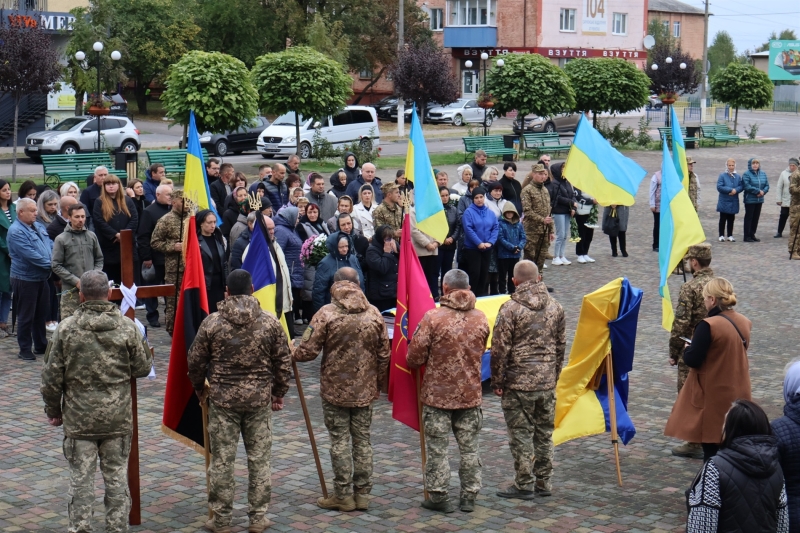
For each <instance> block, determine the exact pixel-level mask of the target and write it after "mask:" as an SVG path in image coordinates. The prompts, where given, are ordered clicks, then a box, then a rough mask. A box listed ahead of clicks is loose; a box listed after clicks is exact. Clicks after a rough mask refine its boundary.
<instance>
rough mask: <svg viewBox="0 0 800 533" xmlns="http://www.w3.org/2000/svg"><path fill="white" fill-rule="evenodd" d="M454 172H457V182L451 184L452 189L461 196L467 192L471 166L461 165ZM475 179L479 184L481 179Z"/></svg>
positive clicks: (470, 177) (470, 178)
mask: <svg viewBox="0 0 800 533" xmlns="http://www.w3.org/2000/svg"><path fill="white" fill-rule="evenodd" d="M456 174H458V182H457V183H455V184H453V187H452V189H453V190H454V191H456V192H457V193H458V194H459V195H461V197H462V198H463V197H464V195H465V194H467V191H468V190H469V182H470V181H471V180H472V167H471V166H469V165H461V166H460V167H458V168H457V169H456ZM477 181H478V185H480V183H481V181H480V180H477Z"/></svg>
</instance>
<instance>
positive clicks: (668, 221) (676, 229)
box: [658, 137, 706, 331]
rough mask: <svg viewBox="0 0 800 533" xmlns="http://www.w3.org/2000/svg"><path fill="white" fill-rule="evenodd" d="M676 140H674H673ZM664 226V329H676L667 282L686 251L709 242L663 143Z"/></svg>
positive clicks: (661, 286) (661, 259) (661, 247)
mask: <svg viewBox="0 0 800 533" xmlns="http://www.w3.org/2000/svg"><path fill="white" fill-rule="evenodd" d="M673 139H674V137H673ZM660 218H661V225H660V230H659V231H660V233H659V235H658V268H659V271H660V272H661V281H660V282H659V288H658V291H659V294H660V295H661V327H663V328H664V329H665V330H667V331H671V330H672V320H673V319H674V318H675V315H674V313H673V312H672V300H670V297H669V286H668V285H667V279H668V278H669V275H670V273H671V272H672V271H673V270H674V269H675V267H676V266H677V265H678V264H679V263H680V262H681V261H682V260H683V256H684V255H686V251H687V250H688V249H689V247H690V246H692V245H693V244H698V243H701V242H703V241H704V240H706V234H705V233H704V232H703V226H701V225H700V219H699V218H698V217H697V212H696V211H695V210H694V207H693V206H692V201H691V200H690V199H689V193H688V192H686V189H684V188H683V185H682V184H681V182H680V180H679V179H678V173H677V171H676V170H675V164H674V163H673V161H672V159H671V158H670V156H669V150H668V149H667V141H666V139H664V140H663V157H662V160H661V217H660Z"/></svg>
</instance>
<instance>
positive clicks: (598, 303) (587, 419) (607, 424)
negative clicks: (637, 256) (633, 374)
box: [553, 278, 643, 445]
mask: <svg viewBox="0 0 800 533" xmlns="http://www.w3.org/2000/svg"><path fill="white" fill-rule="evenodd" d="M642 295H643V293H642V290H641V289H637V288H635V287H632V286H631V285H630V283H629V282H628V280H627V278H618V279H616V280H614V281H612V282H610V283H608V284H606V285H605V286H603V287H601V288H599V289H598V290H596V291H594V292H593V293H591V294H587V295H586V296H584V297H583V304H582V305H581V312H580V316H579V318H578V325H577V328H576V330H575V341H574V342H573V343H572V349H571V350H570V354H569V364H568V365H567V366H566V367H565V368H564V369H563V370H562V372H561V377H560V378H559V380H558V384H557V385H556V398H557V399H556V416H555V431H554V432H553V443H554V444H555V445H558V444H562V443H564V442H567V441H569V440H572V439H577V438H580V437H586V436H588V435H597V434H599V433H605V432H609V431H611V417H610V402H609V397H608V385H607V381H606V376H605V375H603V376H602V377H601V378H600V379H599V380H597V379H596V377H597V375H598V370H600V373H602V372H603V370H604V362H605V358H606V355H607V354H608V353H609V352H611V361H612V366H613V370H614V398H615V408H616V409H615V410H616V415H617V434H618V435H619V438H620V440H621V441H622V443H623V444H628V442H630V440H631V439H632V438H633V437H634V435H635V434H636V428H635V427H634V425H633V421H632V420H631V419H630V417H629V416H628V373H629V372H630V371H631V370H632V369H633V353H634V347H635V344H636V326H637V324H638V320H639V307H640V306H641V303H642Z"/></svg>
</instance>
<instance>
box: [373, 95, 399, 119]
mask: <svg viewBox="0 0 800 533" xmlns="http://www.w3.org/2000/svg"><path fill="white" fill-rule="evenodd" d="M370 107H372V108H374V109H375V114H376V115H378V120H389V117H390V115H391V112H392V110H394V111H395V113H397V97H396V96H387V97H386V98H381V99H380V100H378V101H377V102H375V103H374V104H370Z"/></svg>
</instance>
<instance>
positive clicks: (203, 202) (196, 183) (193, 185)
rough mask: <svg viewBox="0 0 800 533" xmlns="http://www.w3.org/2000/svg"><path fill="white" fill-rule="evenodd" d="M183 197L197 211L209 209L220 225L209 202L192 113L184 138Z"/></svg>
mask: <svg viewBox="0 0 800 533" xmlns="http://www.w3.org/2000/svg"><path fill="white" fill-rule="evenodd" d="M183 195H184V197H185V198H188V199H189V200H191V201H192V202H193V203H194V204H195V205H196V206H197V209H198V210H203V209H211V210H212V211H213V212H214V215H216V217H217V226H220V225H222V217H220V216H219V212H218V211H217V208H219V209H221V208H222V206H217V208H215V207H214V202H212V201H211V192H210V191H209V190H208V176H206V166H205V164H204V162H203V150H202V149H201V147H200V134H199V133H197V124H195V121H194V111H190V112H189V132H188V134H187V137H186V174H185V175H184V182H183Z"/></svg>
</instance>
